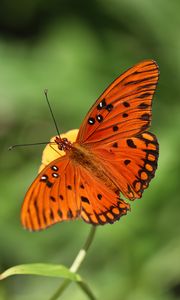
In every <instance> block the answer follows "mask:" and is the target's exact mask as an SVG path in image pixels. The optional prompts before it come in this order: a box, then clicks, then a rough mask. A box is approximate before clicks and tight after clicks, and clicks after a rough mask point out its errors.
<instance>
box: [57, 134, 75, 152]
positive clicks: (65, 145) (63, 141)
mask: <svg viewBox="0 0 180 300" xmlns="http://www.w3.org/2000/svg"><path fill="white" fill-rule="evenodd" d="M55 143H56V144H57V145H58V149H59V150H63V151H68V150H71V149H72V143H71V142H70V141H69V140H68V139H67V138H61V137H60V136H56V138H55Z"/></svg>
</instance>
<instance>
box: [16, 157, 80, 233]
mask: <svg viewBox="0 0 180 300" xmlns="http://www.w3.org/2000/svg"><path fill="white" fill-rule="evenodd" d="M75 176H76V170H75V169H74V166H73V164H72V162H71V161H70V160H69V158H68V156H64V157H62V158H58V159H56V160H54V161H52V162H51V163H50V164H49V165H48V166H47V167H46V168H44V169H43V170H42V171H41V173H40V174H39V175H38V176H37V178H36V179H35V180H34V182H33V183H32V185H31V186H30V188H29V190H28V191H27V193H26V195H25V199H24V202H23V206H22V210H21V221H22V224H23V226H24V227H25V228H27V229H29V230H39V229H43V228H46V227H48V226H50V225H52V224H55V223H57V222H60V221H64V220H70V219H76V218H77V217H78V216H79V212H80V203H78V199H79V198H78V197H76V193H75V192H74V191H75V190H76V186H75V179H74V178H75Z"/></svg>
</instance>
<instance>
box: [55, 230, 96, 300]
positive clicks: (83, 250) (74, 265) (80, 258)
mask: <svg viewBox="0 0 180 300" xmlns="http://www.w3.org/2000/svg"><path fill="white" fill-rule="evenodd" d="M95 231H96V226H92V227H91V230H90V232H89V234H88V237H87V239H86V241H85V243H84V246H83V247H82V248H81V249H80V251H79V253H78V254H77V256H76V258H75V260H74V261H73V263H72V265H71V267H70V268H69V269H70V271H71V272H73V273H76V272H77V270H78V269H79V267H80V265H81V264H82V262H83V260H84V259H85V256H86V254H87V251H88V249H89V247H90V246H91V244H92V241H93V239H94V235H95ZM70 283H71V281H70V280H69V279H65V280H64V281H63V282H62V283H61V285H60V287H59V288H58V289H57V291H56V292H55V293H54V295H53V296H52V297H51V298H50V300H57V299H58V298H59V297H60V296H61V295H62V293H63V292H64V291H65V289H66V288H67V287H68V286H69V284H70ZM78 284H79V286H80V287H81V288H82V290H83V291H84V292H85V293H86V295H87V296H88V297H89V299H91V300H95V296H94V295H93V293H92V291H91V290H90V288H89V287H88V285H87V284H86V283H85V282H78Z"/></svg>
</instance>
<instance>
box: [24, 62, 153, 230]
mask: <svg viewBox="0 0 180 300" xmlns="http://www.w3.org/2000/svg"><path fill="white" fill-rule="evenodd" d="M158 77H159V71H158V66H157V64H156V62H155V61H153V60H146V61H143V62H140V63H139V64H137V65H135V66H133V67H132V68H130V69H129V70H127V71H126V72H124V73H123V74H122V75H120V76H119V77H118V78H117V79H116V80H115V81H114V82H113V83H112V84H110V86H109V87H108V88H107V89H106V90H105V91H104V92H103V94H102V95H101V96H100V97H99V98H98V100H97V101H96V102H95V103H94V105H93V106H92V107H91V109H90V110H89V112H88V113H87V115H86V117H85V119H84V121H83V123H82V125H81V127H80V129H79V132H78V135H77V138H76V141H75V142H73V143H72V142H70V141H69V140H68V139H67V138H64V137H62V136H56V137H55V139H54V142H55V144H56V147H58V149H59V150H64V151H65V155H64V156H62V157H60V156H59V157H58V158H57V159H55V160H53V161H51V162H50V163H49V164H48V165H47V166H46V167H45V168H43V170H42V171H41V172H40V173H39V175H38V176H37V178H36V179H35V180H34V182H33V183H32V185H31V186H30V188H29V190H28V191H27V193H26V196H25V199H24V203H23V206H22V211H21V221H22V224H23V226H24V227H25V228H27V229H29V230H39V229H43V228H46V227H48V226H50V225H52V224H55V223H57V222H61V221H65V220H72V219H77V218H79V217H81V218H82V219H83V220H84V221H85V222H87V223H91V224H94V225H103V224H106V223H114V222H115V221H116V220H119V218H120V217H121V216H123V215H126V214H127V211H128V210H129V209H130V205H129V204H128V203H126V202H125V201H124V200H123V199H122V198H121V195H122V194H123V195H124V196H125V197H126V198H128V199H129V200H134V199H136V198H141V196H142V193H143V191H144V189H146V188H147V187H148V185H149V182H150V180H151V179H152V178H153V177H154V174H155V171H156V168H157V160H158V142H157V139H156V136H155V135H154V134H152V133H150V132H148V131H146V130H147V129H148V128H149V126H150V122H151V108H152V97H153V94H154V92H155V89H156V85H157V82H158Z"/></svg>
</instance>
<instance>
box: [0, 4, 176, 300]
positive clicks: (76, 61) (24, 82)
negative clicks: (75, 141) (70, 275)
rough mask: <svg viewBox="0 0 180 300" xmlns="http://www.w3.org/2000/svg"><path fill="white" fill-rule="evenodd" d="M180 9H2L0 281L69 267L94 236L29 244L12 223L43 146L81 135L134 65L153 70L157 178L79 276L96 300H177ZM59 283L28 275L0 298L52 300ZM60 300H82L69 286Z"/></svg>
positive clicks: (59, 231)
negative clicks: (13, 270)
mask: <svg viewBox="0 0 180 300" xmlns="http://www.w3.org/2000/svg"><path fill="white" fill-rule="evenodd" d="M179 12H180V2H179V0H172V1H168V0H156V1H155V0H154V1H153V0H151V1H148V0H127V1H126V0H122V1H121V0H111V1H110V0H103V1H102V0H97V1H87V2H86V1H83V0H78V1H73V0H68V1H65V0H64V1H58V0H51V1H48V0H43V1H42V0H34V1H22V0H14V1H10V0H1V9H0V141H1V155H0V160H1V162H0V167H1V172H0V184H1V188H0V271H3V270H5V269H6V268H8V267H10V266H13V265H17V264H21V263H33V262H34V263H35V262H46V263H62V264H66V265H67V266H69V265H70V264H71V262H72V260H73V259H74V257H75V255H76V254H77V252H78V250H79V248H80V247H81V245H82V244H83V242H84V240H85V238H86V236H87V234H88V232H89V229H90V227H89V225H87V224H85V223H84V222H83V221H76V222H68V223H61V224H58V225H55V226H53V227H51V228H49V229H48V230H45V231H42V232H37V233H29V232H27V231H25V230H23V229H22V227H21V224H20V220H19V216H20V207H21V203H22V201H23V197H24V194H25V192H26V190H27V188H28V187H29V185H30V183H31V182H32V180H33V179H34V178H35V176H36V172H37V169H38V167H39V165H40V160H41V153H42V149H43V147H41V146H35V147H29V148H21V149H16V150H14V151H12V152H8V151H7V149H8V147H9V146H10V145H12V144H17V143H29V142H30V143H32V142H40V141H48V140H49V138H50V137H51V136H53V135H55V134H56V132H55V129H54V125H53V122H52V119H51V117H50V114H49V110H48V108H47V104H46V101H45V97H44V95H43V90H44V88H48V89H49V97H50V100H51V104H52V109H53V111H54V113H55V116H56V119H57V122H58V124H59V128H60V131H61V132H66V131H67V130H69V129H72V128H78V127H79V125H80V123H81V121H82V119H83V117H84V116H85V114H86V112H87V111H88V109H89V107H90V106H91V105H92V103H93V102H94V101H95V99H96V98H97V97H98V96H99V95H100V94H101V92H102V91H103V90H104V89H105V88H106V87H107V85H108V84H109V83H110V82H111V81H112V80H114V79H115V78H116V77H117V76H118V75H119V74H120V73H121V72H123V71H124V70H126V69H127V68H129V67H131V66H132V65H134V64H135V63H137V62H139V61H141V60H143V59H147V58H152V59H154V60H156V61H157V63H158V64H159V67H160V72H161V75H160V81H159V85H158V89H157V93H156V95H155V97H154V104H153V122H152V129H151V131H152V132H153V133H155V134H156V135H157V137H158V139H159V143H160V158H159V168H158V170H157V172H156V177H155V179H154V180H153V181H152V183H151V184H150V186H149V188H148V190H147V191H145V193H144V194H143V198H142V199H140V200H137V201H135V202H134V203H132V211H131V212H130V213H129V214H128V216H126V217H124V218H122V219H121V220H120V221H119V222H116V223H115V224H114V225H113V226H112V225H106V226H102V227H99V228H98V231H97V235H96V238H95V241H94V243H93V245H92V248H91V249H90V251H89V254H88V257H87V258H86V261H85V262H84V264H83V266H82V268H81V270H80V273H81V275H82V276H84V277H85V278H86V279H87V280H88V282H89V284H90V286H91V288H92V289H93V290H94V293H95V294H96V295H97V296H98V299H105V300H106V299H107V300H109V299H112V300H116V299H117V300H119V299H120V300H121V299H123V300H136V299H138V300H141V299H143V300H161V299H163V300H167V299H168V300H176V299H180V201H179V200H180V197H179V175H180V174H179V171H180V159H179V155H180V134H179V131H180V101H179V95H180V18H179ZM58 286H59V280H58V279H53V278H41V277H33V276H17V277H11V278H8V279H7V280H5V281H3V282H0V299H3V300H4V299H5V300H9V299H11V300H31V299H33V300H41V299H43V300H46V299H47V300H48V298H49V297H50V296H51V295H52V294H53V292H54V291H55V289H56V288H57V287H58ZM62 299H64V300H66V299H75V300H76V299H77V300H79V299H80V300H81V299H82V300H83V299H86V296H85V295H84V294H83V293H82V292H81V291H80V290H79V289H78V287H77V286H76V285H75V284H72V285H71V286H70V288H69V289H68V290H67V291H66V292H65V293H64V294H63V297H62Z"/></svg>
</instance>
